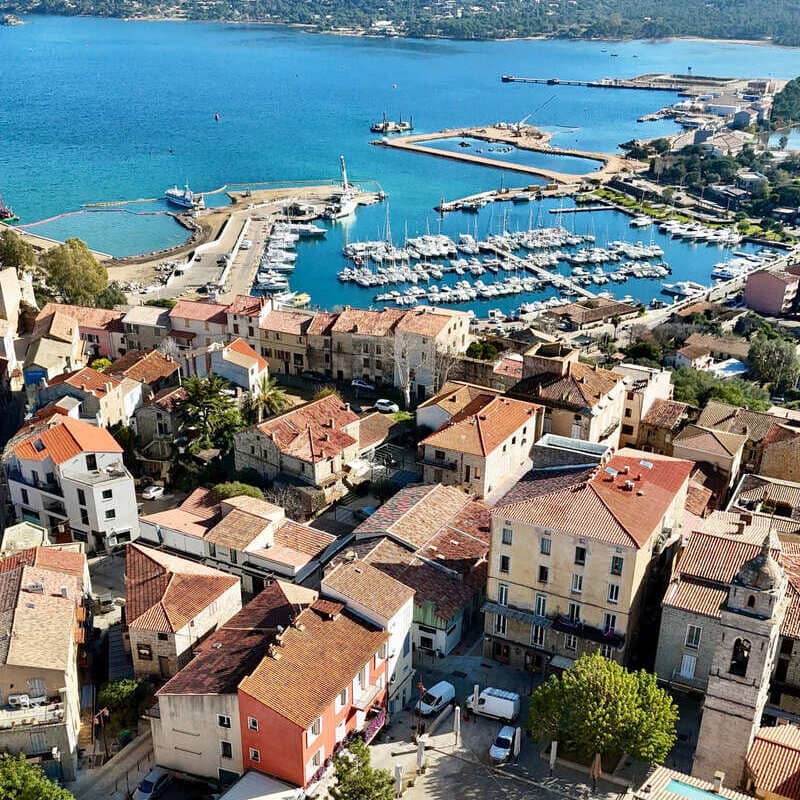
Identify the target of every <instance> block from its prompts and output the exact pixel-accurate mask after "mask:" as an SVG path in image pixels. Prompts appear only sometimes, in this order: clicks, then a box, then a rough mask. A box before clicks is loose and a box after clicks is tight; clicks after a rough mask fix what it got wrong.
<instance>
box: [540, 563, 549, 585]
mask: <svg viewBox="0 0 800 800" xmlns="http://www.w3.org/2000/svg"><path fill="white" fill-rule="evenodd" d="M549 579H550V570H549V569H548V568H547V567H543V566H540V567H539V583H547V581H548V580H549Z"/></svg>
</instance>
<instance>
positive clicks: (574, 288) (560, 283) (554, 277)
mask: <svg viewBox="0 0 800 800" xmlns="http://www.w3.org/2000/svg"><path fill="white" fill-rule="evenodd" d="M492 252H494V253H495V255H497V256H502V257H503V258H504V259H506V261H510V262H511V263H512V264H516V265H517V266H518V267H519V268H520V269H522V270H525V269H526V270H529V271H530V272H535V273H536V274H537V275H538V276H539V277H540V278H542V279H543V280H544V281H546V282H548V283H551V284H552V285H553V286H554V287H555V288H556V289H567V290H568V291H570V292H574V293H575V294H578V295H580V296H581V297H584V298H586V299H587V300H593V299H594V298H595V295H594V293H592V292H590V291H589V290H588V289H586V288H585V287H583V286H581V285H580V284H579V283H578V282H577V281H573V280H572V278H568V277H567V276H566V275H562V274H561V273H559V272H551V271H550V270H549V269H545V268H544V267H540V266H538V265H537V264H533V263H531V262H530V261H524V260H523V259H521V258H520V257H519V256H515V255H514V254H513V253H509V252H508V251H506V250H502V249H500V248H493V250H492ZM565 302H566V301H565Z"/></svg>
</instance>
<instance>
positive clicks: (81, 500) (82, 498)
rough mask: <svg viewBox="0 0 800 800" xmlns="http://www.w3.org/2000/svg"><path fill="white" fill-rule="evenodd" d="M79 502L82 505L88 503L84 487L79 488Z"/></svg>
mask: <svg viewBox="0 0 800 800" xmlns="http://www.w3.org/2000/svg"><path fill="white" fill-rule="evenodd" d="M78 503H80V504H81V505H82V506H85V505H86V492H84V491H83V489H78Z"/></svg>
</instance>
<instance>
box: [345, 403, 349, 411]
mask: <svg viewBox="0 0 800 800" xmlns="http://www.w3.org/2000/svg"><path fill="white" fill-rule="evenodd" d="M344 408H345V411H349V410H350V403H345V404H344Z"/></svg>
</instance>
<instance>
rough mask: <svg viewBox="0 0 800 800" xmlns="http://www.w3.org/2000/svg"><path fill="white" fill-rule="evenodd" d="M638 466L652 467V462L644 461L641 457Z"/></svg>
mask: <svg viewBox="0 0 800 800" xmlns="http://www.w3.org/2000/svg"><path fill="white" fill-rule="evenodd" d="M639 466H640V467H644V468H645V469H653V462H652V461H645V460H644V459H642V460H641V461H640V462H639Z"/></svg>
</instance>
